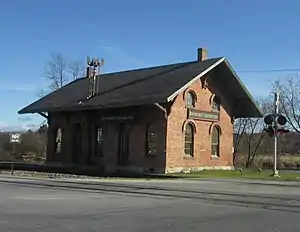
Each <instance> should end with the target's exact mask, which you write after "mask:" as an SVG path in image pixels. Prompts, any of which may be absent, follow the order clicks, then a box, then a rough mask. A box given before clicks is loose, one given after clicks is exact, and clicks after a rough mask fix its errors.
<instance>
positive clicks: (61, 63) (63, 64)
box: [45, 53, 68, 90]
mask: <svg viewBox="0 0 300 232" xmlns="http://www.w3.org/2000/svg"><path fill="white" fill-rule="evenodd" d="M67 68H68V59H67V57H65V56H63V55H62V54H60V53H53V54H51V59H50V61H49V62H48V65H47V67H46V73H45V76H46V78H47V79H48V80H49V81H50V82H51V83H50V86H49V87H50V89H51V90H57V89H60V88H62V87H63V86H64V85H65V84H66V83H67V82H68V78H67Z"/></svg>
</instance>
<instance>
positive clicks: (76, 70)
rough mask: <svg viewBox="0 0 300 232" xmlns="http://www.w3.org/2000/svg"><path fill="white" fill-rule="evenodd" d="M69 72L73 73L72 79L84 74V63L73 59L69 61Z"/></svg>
mask: <svg viewBox="0 0 300 232" xmlns="http://www.w3.org/2000/svg"><path fill="white" fill-rule="evenodd" d="M69 73H70V74H71V81H74V80H76V79H78V78H81V77H83V76H84V64H83V63H82V62H81V61H72V62H70V63H69Z"/></svg>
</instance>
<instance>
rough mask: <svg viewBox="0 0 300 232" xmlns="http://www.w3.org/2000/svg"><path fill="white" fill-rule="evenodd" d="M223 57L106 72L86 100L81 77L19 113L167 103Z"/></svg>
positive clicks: (83, 80) (86, 82)
mask: <svg viewBox="0 0 300 232" xmlns="http://www.w3.org/2000/svg"><path fill="white" fill-rule="evenodd" d="M221 59H223V58H215V59H207V60H205V61H203V62H198V61H192V62H185V63H178V64H171V65H165V66H159V67H151V68H144V69H137V70H130V71H124V72H116V73H108V74H102V75H100V76H99V94H98V95H96V96H94V97H92V98H90V99H89V100H87V99H86V97H87V95H88V79H87V78H81V79H77V80H75V81H73V82H71V83H69V84H68V85H66V86H64V87H63V88H61V89H59V90H57V91H54V92H52V93H50V94H49V95H47V96H45V97H43V98H41V99H39V100H37V101H36V102H34V103H32V104H30V105H29V106H27V107H25V108H23V109H22V110H20V111H19V113H20V114H25V113H40V112H49V111H64V110H83V109H96V108H98V109H100V108H116V107H125V106H137V105H144V104H153V103H163V102H167V99H168V97H170V96H171V95H172V94H174V93H175V92H176V91H178V90H179V89H180V88H182V87H183V86H184V85H186V84H188V83H189V82H190V81H191V80H193V79H194V78H195V77H196V76H197V75H199V74H200V73H202V72H203V71H205V70H207V69H208V68H209V67H211V66H212V65H214V64H216V63H217V62H220V60H221ZM241 88H242V87H241ZM258 111H259V110H258Z"/></svg>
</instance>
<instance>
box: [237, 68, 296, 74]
mask: <svg viewBox="0 0 300 232" xmlns="http://www.w3.org/2000/svg"><path fill="white" fill-rule="evenodd" d="M299 71H300V68H291V69H261V70H238V71H236V72H238V73H272V72H273V73H274V72H299Z"/></svg>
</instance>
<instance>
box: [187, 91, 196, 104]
mask: <svg viewBox="0 0 300 232" xmlns="http://www.w3.org/2000/svg"><path fill="white" fill-rule="evenodd" d="M195 103H196V96H195V94H194V93H193V92H191V91H190V92H188V93H187V95H186V106H187V107H195Z"/></svg>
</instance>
